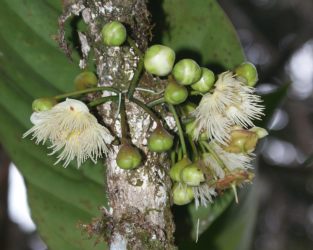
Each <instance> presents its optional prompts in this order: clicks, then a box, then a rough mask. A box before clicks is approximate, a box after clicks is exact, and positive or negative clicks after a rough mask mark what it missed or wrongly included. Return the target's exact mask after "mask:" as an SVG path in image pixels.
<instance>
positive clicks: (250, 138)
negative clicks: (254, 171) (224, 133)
mask: <svg viewBox="0 0 313 250" xmlns="http://www.w3.org/2000/svg"><path fill="white" fill-rule="evenodd" d="M258 139H259V138H258V135H257V133H255V132H253V131H249V130H244V129H240V130H233V131H232V132H231V138H230V142H229V144H228V145H227V146H223V148H224V150H225V151H227V152H230V153H251V152H252V151H254V150H255V147H256V144H257V142H258Z"/></svg>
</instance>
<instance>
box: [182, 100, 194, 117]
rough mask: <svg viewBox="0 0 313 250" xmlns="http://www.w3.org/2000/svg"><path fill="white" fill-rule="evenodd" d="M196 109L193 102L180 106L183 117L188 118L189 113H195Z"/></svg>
mask: <svg viewBox="0 0 313 250" xmlns="http://www.w3.org/2000/svg"><path fill="white" fill-rule="evenodd" d="M196 108H197V105H196V104H194V103H193V102H187V103H184V104H183V105H182V107H181V110H182V113H183V115H185V116H188V115H189V114H190V113H191V112H193V111H195V110H196Z"/></svg>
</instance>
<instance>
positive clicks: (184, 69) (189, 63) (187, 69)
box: [172, 59, 202, 85]
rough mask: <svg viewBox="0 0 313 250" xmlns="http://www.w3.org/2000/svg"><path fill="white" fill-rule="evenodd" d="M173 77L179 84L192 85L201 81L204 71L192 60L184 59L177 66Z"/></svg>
mask: <svg viewBox="0 0 313 250" xmlns="http://www.w3.org/2000/svg"><path fill="white" fill-rule="evenodd" d="M172 73H173V75H174V77H175V79H176V80H177V82H178V83H180V84H182V85H190V84H193V83H195V82H197V81H199V80H200V78H201V74H202V70H201V68H200V66H199V65H198V64H197V63H196V62H195V61H194V60H192V59H183V60H180V61H179V62H178V63H176V64H175V66H174V68H173V72H172Z"/></svg>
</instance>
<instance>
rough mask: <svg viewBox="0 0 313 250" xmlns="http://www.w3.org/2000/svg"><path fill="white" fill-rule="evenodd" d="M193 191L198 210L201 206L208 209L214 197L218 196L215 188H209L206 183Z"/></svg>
mask: <svg viewBox="0 0 313 250" xmlns="http://www.w3.org/2000/svg"><path fill="white" fill-rule="evenodd" d="M192 190H193V193H194V196H195V206H196V209H198V207H199V205H201V206H205V207H206V206H207V204H208V203H212V202H213V197H214V196H216V195H217V193H216V192H215V189H214V188H213V187H209V185H208V184H206V183H203V184H201V185H200V186H197V187H193V188H192Z"/></svg>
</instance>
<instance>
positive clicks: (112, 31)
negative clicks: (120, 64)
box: [101, 21, 127, 46]
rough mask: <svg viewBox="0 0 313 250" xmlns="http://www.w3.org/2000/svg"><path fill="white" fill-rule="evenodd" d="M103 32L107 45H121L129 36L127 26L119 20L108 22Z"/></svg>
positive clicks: (104, 41)
mask: <svg viewBox="0 0 313 250" xmlns="http://www.w3.org/2000/svg"><path fill="white" fill-rule="evenodd" d="M101 33H102V40H103V43H104V44H105V45H107V46H120V45H122V44H123V43H124V42H125V40H126V37H127V33H126V28H125V26H124V25H123V24H122V23H120V22H118V21H112V22H109V23H106V24H105V25H104V26H103V28H102V31H101Z"/></svg>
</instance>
